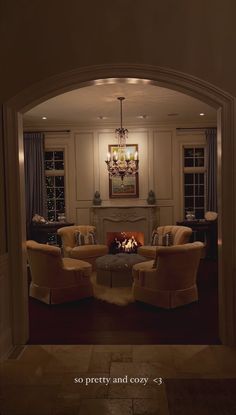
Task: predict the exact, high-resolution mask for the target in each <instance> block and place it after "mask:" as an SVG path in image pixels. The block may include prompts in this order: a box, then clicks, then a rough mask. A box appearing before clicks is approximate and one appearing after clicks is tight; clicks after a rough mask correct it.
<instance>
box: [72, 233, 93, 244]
mask: <svg viewBox="0 0 236 415" xmlns="http://www.w3.org/2000/svg"><path fill="white" fill-rule="evenodd" d="M96 243H97V242H96V237H95V234H94V232H88V233H86V234H84V233H82V232H79V231H78V232H75V244H76V246H81V245H96Z"/></svg>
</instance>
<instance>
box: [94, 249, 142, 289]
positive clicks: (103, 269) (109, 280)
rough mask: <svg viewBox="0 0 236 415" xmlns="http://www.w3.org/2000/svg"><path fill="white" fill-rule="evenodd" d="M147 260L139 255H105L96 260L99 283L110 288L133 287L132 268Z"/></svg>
mask: <svg viewBox="0 0 236 415" xmlns="http://www.w3.org/2000/svg"><path fill="white" fill-rule="evenodd" d="M145 261H147V259H146V258H145V257H143V256H141V255H138V254H116V255H110V254H108V255H103V256H102V257H100V258H97V259H96V269H97V283H98V284H101V285H107V286H109V287H129V286H131V285H132V267H133V265H135V264H138V263H139V262H145Z"/></svg>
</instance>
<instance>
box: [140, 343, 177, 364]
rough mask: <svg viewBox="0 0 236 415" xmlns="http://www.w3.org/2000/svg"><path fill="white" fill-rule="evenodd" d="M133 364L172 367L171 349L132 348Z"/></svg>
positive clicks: (165, 347) (152, 347)
mask: <svg viewBox="0 0 236 415" xmlns="http://www.w3.org/2000/svg"><path fill="white" fill-rule="evenodd" d="M133 361H134V362H150V363H158V364H160V365H163V366H168V367H171V366H173V361H174V358H173V349H172V346H165V345H149V346H143V345H142V346H134V347H133Z"/></svg>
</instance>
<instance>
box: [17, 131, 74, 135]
mask: <svg viewBox="0 0 236 415" xmlns="http://www.w3.org/2000/svg"><path fill="white" fill-rule="evenodd" d="M23 132H24V133H27V134H33V133H70V130H43V131H41V130H40V131H39V130H35V131H27V130H25V131H23Z"/></svg>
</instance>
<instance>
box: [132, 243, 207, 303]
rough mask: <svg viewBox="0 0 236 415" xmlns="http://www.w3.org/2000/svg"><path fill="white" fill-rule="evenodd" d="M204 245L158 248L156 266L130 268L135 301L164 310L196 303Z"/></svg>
mask: <svg viewBox="0 0 236 415" xmlns="http://www.w3.org/2000/svg"><path fill="white" fill-rule="evenodd" d="M203 246H204V245H203V243H202V242H193V243H188V244H184V245H176V246H170V247H164V246H160V247H157V249H156V253H157V256H156V259H155V263H154V261H147V262H142V263H140V264H136V265H134V266H133V269H132V273H133V278H134V283H133V288H132V289H133V295H134V298H135V299H136V300H139V301H143V302H144V303H149V304H152V305H154V306H158V307H163V308H174V307H178V306H180V305H184V304H188V303H191V302H193V301H197V299H198V289H197V285H196V276H197V270H198V266H199V261H200V257H201V251H202V249H203ZM153 265H154V266H155V268H153Z"/></svg>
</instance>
